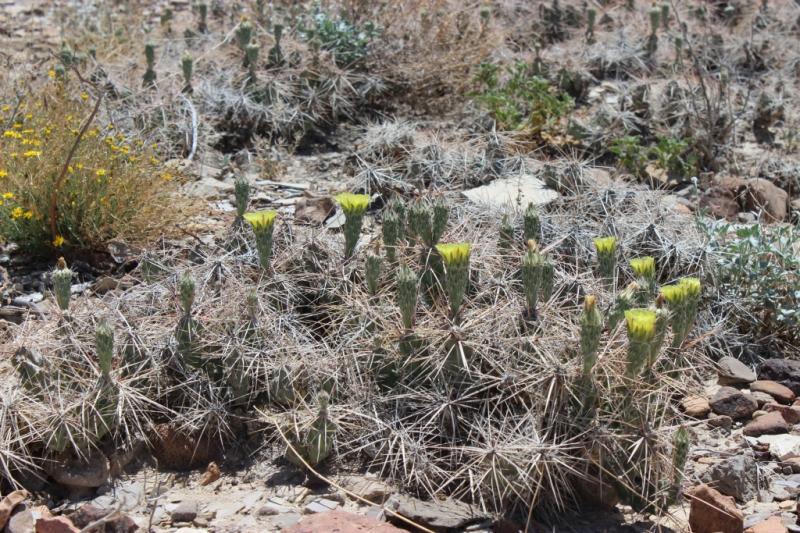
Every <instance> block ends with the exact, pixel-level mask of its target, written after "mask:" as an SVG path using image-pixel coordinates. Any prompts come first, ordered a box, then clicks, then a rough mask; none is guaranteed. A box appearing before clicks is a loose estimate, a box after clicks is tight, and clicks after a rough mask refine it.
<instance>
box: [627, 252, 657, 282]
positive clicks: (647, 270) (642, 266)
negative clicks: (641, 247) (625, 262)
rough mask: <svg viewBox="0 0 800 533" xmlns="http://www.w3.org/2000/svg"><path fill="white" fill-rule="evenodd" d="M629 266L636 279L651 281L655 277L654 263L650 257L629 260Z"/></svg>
mask: <svg viewBox="0 0 800 533" xmlns="http://www.w3.org/2000/svg"><path fill="white" fill-rule="evenodd" d="M630 265H631V269H632V270H633V273H634V274H636V276H637V277H640V278H645V279H651V278H653V277H654V276H655V275H656V261H655V259H653V258H652V257H650V256H646V257H637V258H635V259H631V260H630Z"/></svg>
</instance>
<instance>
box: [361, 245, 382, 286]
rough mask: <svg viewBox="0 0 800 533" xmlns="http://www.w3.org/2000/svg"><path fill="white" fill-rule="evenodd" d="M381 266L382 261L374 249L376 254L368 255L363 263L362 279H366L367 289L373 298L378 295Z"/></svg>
mask: <svg viewBox="0 0 800 533" xmlns="http://www.w3.org/2000/svg"><path fill="white" fill-rule="evenodd" d="M382 266H383V259H382V258H381V256H380V251H379V250H378V249H377V247H376V253H374V254H372V253H370V254H368V255H367V259H366V261H365V263H364V277H365V278H366V279H367V289H368V290H369V293H370V294H371V295H373V296H374V295H375V294H377V293H378V285H379V283H380V278H381V268H382Z"/></svg>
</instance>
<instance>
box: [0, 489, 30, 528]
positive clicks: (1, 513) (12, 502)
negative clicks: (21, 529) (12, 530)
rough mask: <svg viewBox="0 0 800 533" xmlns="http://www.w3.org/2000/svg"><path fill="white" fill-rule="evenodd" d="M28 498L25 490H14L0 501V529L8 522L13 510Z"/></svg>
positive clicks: (28, 495)
mask: <svg viewBox="0 0 800 533" xmlns="http://www.w3.org/2000/svg"><path fill="white" fill-rule="evenodd" d="M29 497H30V494H28V491H27V490H15V491H13V492H9V493H8V494H6V496H5V497H4V498H3V499H2V500H0V527H3V526H4V525H5V524H6V522H7V521H8V519H9V517H10V516H11V513H13V512H14V508H15V507H17V506H18V505H20V504H21V503H22V502H24V501H25V500H27V499H28V498H29Z"/></svg>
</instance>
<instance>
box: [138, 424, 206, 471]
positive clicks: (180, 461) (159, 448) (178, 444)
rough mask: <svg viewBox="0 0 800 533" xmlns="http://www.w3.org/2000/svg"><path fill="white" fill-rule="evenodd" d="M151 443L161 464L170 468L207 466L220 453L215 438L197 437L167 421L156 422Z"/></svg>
mask: <svg viewBox="0 0 800 533" xmlns="http://www.w3.org/2000/svg"><path fill="white" fill-rule="evenodd" d="M150 444H151V446H152V448H153V455H155V457H156V459H158V464H159V466H160V467H162V468H167V469H170V470H189V469H192V468H197V467H200V466H205V465H208V463H210V462H211V461H213V460H214V459H216V457H217V456H218V455H219V449H218V446H217V445H216V444H215V441H214V440H212V439H208V438H201V439H197V438H196V437H195V436H193V435H188V434H186V433H183V432H181V431H179V430H178V429H177V428H174V427H173V426H171V425H170V424H167V423H163V424H156V426H155V427H154V428H153V435H152V436H151V438H150Z"/></svg>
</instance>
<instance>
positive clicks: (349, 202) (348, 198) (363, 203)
mask: <svg viewBox="0 0 800 533" xmlns="http://www.w3.org/2000/svg"><path fill="white" fill-rule="evenodd" d="M333 199H334V200H336V203H338V204H339V206H341V208H342V211H344V213H345V214H346V215H363V214H364V211H366V210H367V207H369V195H368V194H353V193H351V192H343V193H341V194H337V195H336V196H334V198H333Z"/></svg>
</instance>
